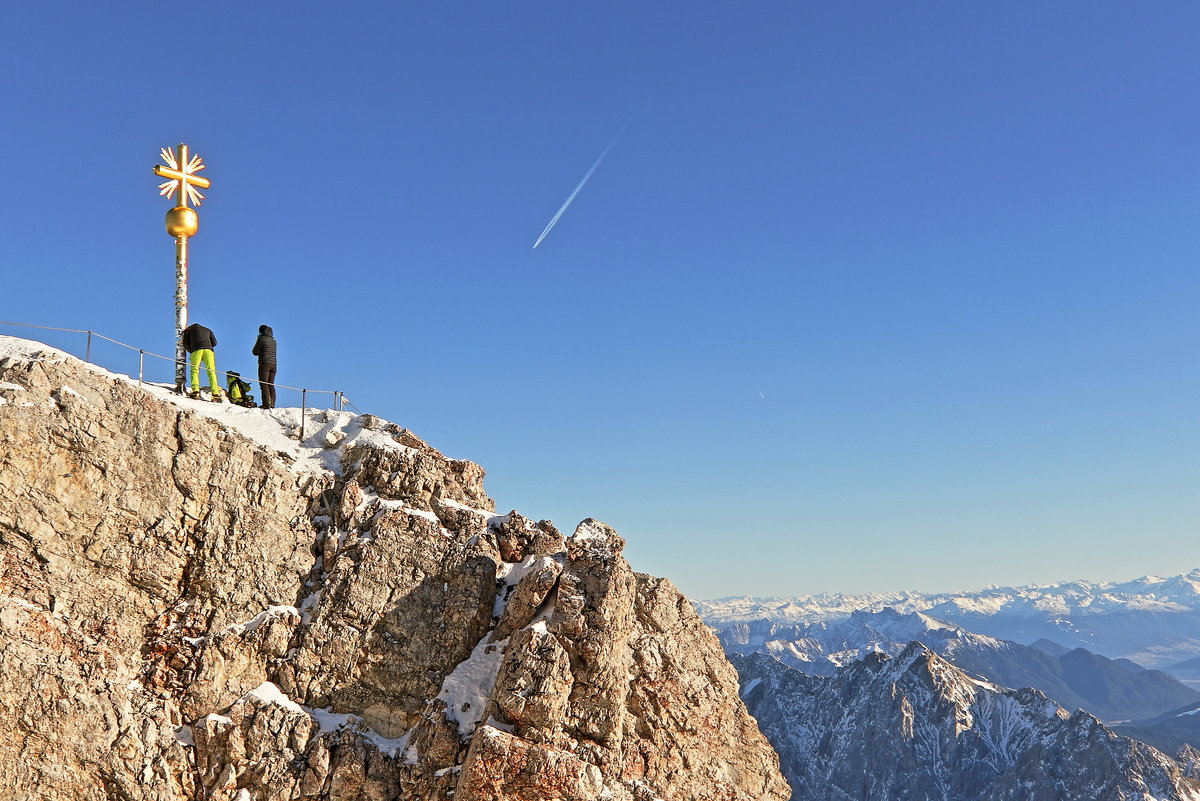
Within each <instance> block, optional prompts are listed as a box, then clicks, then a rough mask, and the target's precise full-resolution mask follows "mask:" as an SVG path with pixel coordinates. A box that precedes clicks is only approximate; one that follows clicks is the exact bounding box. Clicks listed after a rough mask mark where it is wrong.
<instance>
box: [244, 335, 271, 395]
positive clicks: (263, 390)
mask: <svg viewBox="0 0 1200 801" xmlns="http://www.w3.org/2000/svg"><path fill="white" fill-rule="evenodd" d="M250 353H251V354H252V355H254V356H257V357H258V387H259V390H260V394H261V395H262V408H264V409H271V408H274V406H275V333H274V332H273V331H272V330H271V326H269V325H260V326H259V327H258V340H257V341H256V342H255V343H254V350H252V351H250Z"/></svg>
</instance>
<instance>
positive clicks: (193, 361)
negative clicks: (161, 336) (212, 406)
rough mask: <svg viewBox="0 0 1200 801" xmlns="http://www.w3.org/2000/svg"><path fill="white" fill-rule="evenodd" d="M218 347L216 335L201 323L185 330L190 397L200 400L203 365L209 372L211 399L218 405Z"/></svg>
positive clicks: (193, 324) (219, 394)
mask: <svg viewBox="0 0 1200 801" xmlns="http://www.w3.org/2000/svg"><path fill="white" fill-rule="evenodd" d="M216 346H217V337H216V335H215V334H213V332H212V331H211V330H210V329H208V328H205V327H204V326H202V325H200V323H192V324H191V325H189V326H188V327H187V328H185V329H183V349H184V350H186V351H187V352H188V353H189V354H190V357H189V358H188V362H189V367H190V373H191V376H190V377H191V391H190V392H189V393H188V397H190V398H195V399H199V398H200V366H201V365H203V366H204V369H205V370H206V371H207V372H208V391H209V398H210V399H211V400H213V401H216V402H218V403H219V402H220V401H221V385H220V384H218V383H217V365H216V359H215V358H214V357H213V348H215V347H216Z"/></svg>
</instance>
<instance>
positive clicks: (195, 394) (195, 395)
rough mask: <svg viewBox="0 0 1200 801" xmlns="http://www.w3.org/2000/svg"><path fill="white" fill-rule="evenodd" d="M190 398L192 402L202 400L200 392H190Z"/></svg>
mask: <svg viewBox="0 0 1200 801" xmlns="http://www.w3.org/2000/svg"><path fill="white" fill-rule="evenodd" d="M188 397H189V398H191V399H192V400H200V393H199V392H189V393H188Z"/></svg>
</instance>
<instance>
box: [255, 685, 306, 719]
mask: <svg viewBox="0 0 1200 801" xmlns="http://www.w3.org/2000/svg"><path fill="white" fill-rule="evenodd" d="M251 697H253V698H257V699H258V700H260V701H266V702H267V703H268V704H275V705H276V706H281V707H283V708H284V709H286V710H287V711H288V712H294V713H295V714H297V715H307V714H308V713H307V712H305V711H304V707H302V706H300V705H299V704H297V703H296V702H295V701H293V700H292V699H291V698H288V697H287V696H286V695H284V694H283V690H281V689H279V687H278V685H276V684H274V683H273V682H269V681H264V682H263V683H262V684H260V685H258V686H257V687H255V688H254V689H253V690H251V691H250V692H248V693H246V694H245V695H243V696H242V697H241V698H239V699H238V700H239V701H244V700H246V699H247V698H251Z"/></svg>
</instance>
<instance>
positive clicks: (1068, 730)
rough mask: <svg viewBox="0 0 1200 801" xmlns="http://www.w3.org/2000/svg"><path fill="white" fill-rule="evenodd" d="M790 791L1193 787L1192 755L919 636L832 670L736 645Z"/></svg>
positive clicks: (919, 796)
mask: <svg viewBox="0 0 1200 801" xmlns="http://www.w3.org/2000/svg"><path fill="white" fill-rule="evenodd" d="M733 662H734V664H735V665H736V666H737V667H738V670H739V673H740V675H741V679H742V682H743V690H742V693H743V697H744V699H745V701H746V704H747V706H748V707H749V709H750V711H751V712H752V713H753V714H754V715H755V717H756V718H757V719H758V721H759V724H760V725H761V726H762V729H763V731H764V733H766V735H767V737H768V739H770V740H771V742H772V744H774V745H775V747H776V749H777V750H778V752H779V756H780V762H781V765H782V767H783V771H784V775H785V776H786V777H787V778H788V781H789V782H790V783H791V785H792V788H793V790H794V795H793V796H792V797H793V799H795V801H826V799H841V800H842V801H878V799H905V800H906V801H935V799H936V801H1096V799H1105V801H1147V799H1156V801H1194V800H1195V799H1200V783H1198V782H1197V781H1196V780H1195V779H1193V778H1190V773H1191V770H1192V768H1190V767H1189V766H1188V765H1184V764H1181V763H1180V762H1178V761H1176V760H1173V759H1171V758H1169V757H1167V756H1166V755H1164V754H1162V753H1160V752H1159V751H1156V750H1155V749H1153V748H1151V747H1149V746H1147V745H1144V744H1142V743H1139V742H1137V741H1135V740H1130V739H1128V738H1125V737H1121V736H1118V735H1116V734H1114V733H1113V732H1112V731H1111V730H1109V729H1107V728H1105V726H1104V725H1103V724H1101V723H1100V721H1099V720H1097V719H1096V718H1095V717H1093V716H1092V715H1089V714H1088V713H1086V712H1082V711H1078V712H1075V713H1074V714H1070V713H1068V712H1067V711H1066V710H1064V709H1062V708H1061V707H1060V706H1058V705H1057V704H1055V703H1054V702H1053V701H1051V700H1050V699H1048V698H1047V697H1046V696H1044V695H1043V694H1042V693H1040V692H1038V691H1037V690H1032V689H1023V690H1006V689H1004V688H1002V687H998V686H996V685H992V684H988V683H985V682H981V681H979V680H977V679H973V678H971V677H970V676H968V675H967V674H966V673H964V672H963V671H961V670H959V669H958V668H956V667H954V665H952V664H950V663H949V662H947V661H945V660H944V659H942V658H941V657H939V656H938V655H937V654H935V653H933V652H932V651H931V650H929V649H928V648H926V647H925V646H923V645H921V644H920V643H913V644H911V645H910V646H908V647H907V648H906V649H905V650H904V651H903V652H902V653H900V654H899V655H898V656H896V657H894V658H892V657H888V656H886V655H884V654H871V655H868V656H867V657H865V658H864V659H862V660H861V661H859V662H856V663H854V664H851V665H848V666H846V667H844V668H842V669H840V670H838V671H837V672H836V673H835V674H834V675H832V676H827V677H824V676H809V675H806V674H804V673H802V672H801V671H799V670H796V669H794V668H790V667H788V666H786V665H784V664H782V663H780V662H779V661H777V660H775V659H773V658H772V657H770V656H768V655H766V654H761V653H756V654H752V655H749V656H734V657H733Z"/></svg>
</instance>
